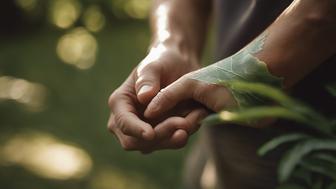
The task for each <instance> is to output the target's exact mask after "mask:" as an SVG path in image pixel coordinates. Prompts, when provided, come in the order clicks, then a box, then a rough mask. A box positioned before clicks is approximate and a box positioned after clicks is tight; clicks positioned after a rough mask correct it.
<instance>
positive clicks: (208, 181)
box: [200, 160, 217, 189]
mask: <svg viewBox="0 0 336 189" xmlns="http://www.w3.org/2000/svg"><path fill="white" fill-rule="evenodd" d="M200 182H201V186H202V188H203V189H214V188H215V187H216V182H217V176H216V169H215V164H214V162H213V161H212V160H208V161H207V163H206V164H205V167H204V171H203V174H202V176H201V181H200Z"/></svg>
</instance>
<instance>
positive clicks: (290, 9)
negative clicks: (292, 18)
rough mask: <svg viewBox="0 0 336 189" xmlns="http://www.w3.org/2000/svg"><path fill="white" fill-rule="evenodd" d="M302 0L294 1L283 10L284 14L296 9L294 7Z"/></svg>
mask: <svg viewBox="0 0 336 189" xmlns="http://www.w3.org/2000/svg"><path fill="white" fill-rule="evenodd" d="M300 2H301V0H296V1H294V2H293V3H292V4H291V5H290V6H289V7H288V8H286V10H285V11H284V12H283V15H287V14H289V13H290V12H292V11H294V9H295V8H296V7H297V6H298V5H299V4H300Z"/></svg>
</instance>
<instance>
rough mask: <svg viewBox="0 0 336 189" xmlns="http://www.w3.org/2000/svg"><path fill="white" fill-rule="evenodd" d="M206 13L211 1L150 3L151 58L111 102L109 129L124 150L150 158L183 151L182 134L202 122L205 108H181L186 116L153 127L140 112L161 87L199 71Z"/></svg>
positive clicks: (164, 117)
mask: <svg viewBox="0 0 336 189" xmlns="http://www.w3.org/2000/svg"><path fill="white" fill-rule="evenodd" d="M210 7H211V1H210V0H156V1H154V6H153V9H152V13H151V28H152V35H153V38H152V42H151V45H150V48H149V53H148V55H147V56H146V57H145V58H144V59H143V60H142V61H141V63H140V64H139V66H137V67H136V68H135V69H134V70H133V71H132V72H131V74H130V76H129V77H128V78H127V79H126V81H125V82H124V83H123V84H122V85H121V86H120V87H119V88H118V89H116V90H115V91H114V92H113V93H112V95H111V96H110V98H109V106H110V109H111V115H110V118H109V123H108V128H109V130H110V131H111V133H113V134H114V135H115V136H116V138H117V139H118V141H119V142H120V144H121V146H122V147H123V148H124V149H126V150H140V151H143V152H150V151H153V150H155V149H166V148H177V147H182V146H183V145H184V144H185V143H186V138H187V132H190V130H188V131H186V129H185V128H191V127H196V126H197V125H198V121H199V120H200V119H202V117H204V116H206V113H207V112H206V111H205V110H204V108H202V107H201V108H199V107H198V108H192V107H195V106H194V105H191V106H190V107H187V108H185V109H184V108H179V109H180V110H181V109H184V110H186V111H187V112H186V111H184V112H183V113H178V112H175V111H174V113H175V114H174V115H171V114H166V115H162V116H160V117H157V118H156V119H155V120H160V122H159V123H157V121H153V119H149V120H148V119H146V120H144V119H143V112H142V109H145V106H146V105H147V103H148V102H149V101H150V100H151V99H152V98H153V97H154V96H155V95H156V94H157V93H158V91H159V90H160V89H161V88H162V87H165V86H167V85H168V84H170V83H172V82H173V81H175V80H177V79H178V78H179V77H181V76H182V75H184V74H186V73H189V72H191V71H193V70H195V69H197V68H199V65H198V62H199V58H200V56H201V50H202V46H203V43H204V38H205V37H204V36H205V32H206V31H205V30H206V29H205V28H206V26H207V22H208V17H209V13H210V9H209V10H208V8H210ZM176 68H178V69H176ZM190 109H191V110H190ZM168 115H169V116H168ZM170 116H171V117H170ZM154 127H155V130H154Z"/></svg>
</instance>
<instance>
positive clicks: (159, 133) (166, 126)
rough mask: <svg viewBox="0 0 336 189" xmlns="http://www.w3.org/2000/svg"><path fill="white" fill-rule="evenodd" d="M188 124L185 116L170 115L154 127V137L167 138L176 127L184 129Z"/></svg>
mask: <svg viewBox="0 0 336 189" xmlns="http://www.w3.org/2000/svg"><path fill="white" fill-rule="evenodd" d="M188 124H189V123H188V121H187V120H186V119H185V118H182V117H177V116H174V117H170V118H168V119H166V120H165V121H163V122H162V123H160V124H158V125H157V126H156V127H155V128H154V131H155V136H156V139H158V140H163V139H167V138H169V137H171V136H172V135H173V134H174V132H175V131H176V130H178V129H182V130H186V128H188Z"/></svg>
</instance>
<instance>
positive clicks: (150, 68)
mask: <svg viewBox="0 0 336 189" xmlns="http://www.w3.org/2000/svg"><path fill="white" fill-rule="evenodd" d="M199 67H200V66H199V64H198V61H197V58H195V57H194V56H192V55H186V54H183V53H182V52H180V50H178V48H177V47H174V46H167V45H163V44H158V45H156V46H154V47H152V48H151V50H150V51H149V54H148V55H147V56H146V58H144V59H143V60H142V62H141V63H140V64H139V66H138V67H137V69H136V72H135V91H136V94H137V98H138V100H139V102H140V103H141V104H147V103H148V102H149V101H150V100H151V99H152V98H153V97H154V96H155V95H156V94H157V93H158V92H159V90H160V89H161V88H163V87H165V86H167V85H169V84H170V83H172V82H173V81H175V80H176V79H178V78H180V77H181V76H182V75H184V74H186V73H189V72H191V71H193V70H196V69H199Z"/></svg>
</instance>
